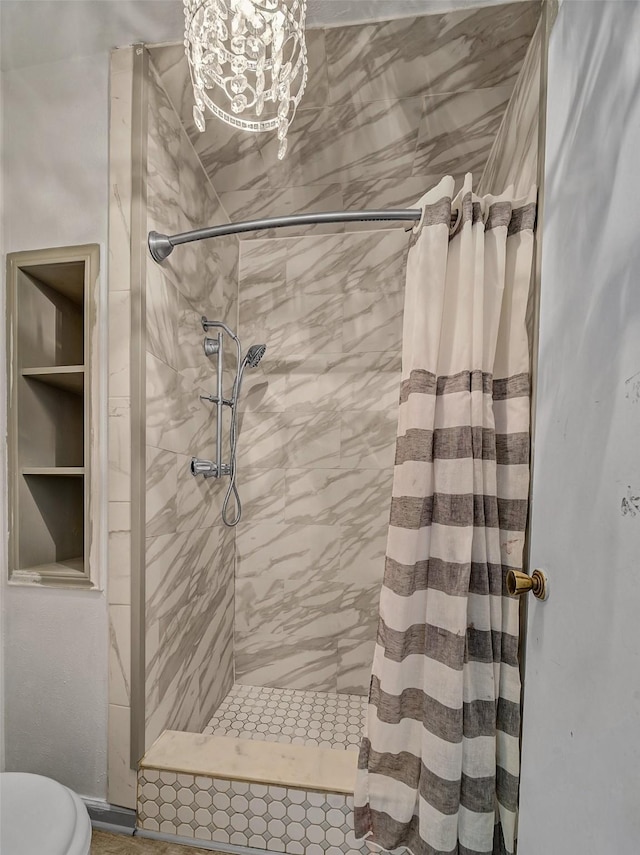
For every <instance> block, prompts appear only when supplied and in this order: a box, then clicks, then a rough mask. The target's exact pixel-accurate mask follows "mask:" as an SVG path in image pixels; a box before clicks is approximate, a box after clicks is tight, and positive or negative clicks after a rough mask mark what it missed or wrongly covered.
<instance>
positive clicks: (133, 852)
mask: <svg viewBox="0 0 640 855" xmlns="http://www.w3.org/2000/svg"><path fill="white" fill-rule="evenodd" d="M204 851H205V850H203V849H195V848H194V847H193V846H182V845H180V844H176V843H164V842H163V841H161V840H146V839H145V838H144V837H131V836H127V835H125V834H109V833H108V832H106V831H97V830H94V832H93V836H92V838H91V855H203V852H204ZM207 851H208V853H209V855H222V853H215V852H211V850H207Z"/></svg>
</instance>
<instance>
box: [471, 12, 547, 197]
mask: <svg viewBox="0 0 640 855" xmlns="http://www.w3.org/2000/svg"><path fill="white" fill-rule="evenodd" d="M541 24H542V22H539V23H538V26H537V28H536V32H535V33H534V36H533V38H532V39H531V42H530V44H529V48H528V50H527V55H526V56H525V59H524V63H523V65H522V68H521V70H520V74H519V75H518V79H517V80H516V85H515V87H514V90H513V94H512V96H511V100H510V101H509V104H508V106H507V109H506V112H505V115H504V119H503V122H502V124H501V126H500V130H499V131H498V134H497V135H496V139H495V141H494V144H493V147H492V149H491V153H490V155H489V158H488V160H487V164H486V166H485V171H484V173H483V174H482V177H481V179H480V183H479V185H478V193H480V194H482V195H484V194H486V193H492V194H493V195H499V194H500V193H503V192H504V191H505V190H506V188H507V187H508V186H509V185H510V184H513V185H514V194H515V196H516V198H518V197H519V196H524V195H526V194H527V193H528V192H529V189H530V188H531V185H532V184H535V183H536V182H537V180H538V174H537V173H538V169H537V167H538V118H539V112H540V57H541V52H542V46H541V42H542V26H541Z"/></svg>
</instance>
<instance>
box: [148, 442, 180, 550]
mask: <svg viewBox="0 0 640 855" xmlns="http://www.w3.org/2000/svg"><path fill="white" fill-rule="evenodd" d="M146 455H147V464H146V516H147V524H146V537H154V536H155V535H158V534H169V533H170V532H173V531H176V525H177V518H176V493H177V488H178V472H177V456H178V455H177V454H176V453H175V452H173V451H165V450H164V449H162V448H154V447H153V446H150V445H148V446H147V451H146Z"/></svg>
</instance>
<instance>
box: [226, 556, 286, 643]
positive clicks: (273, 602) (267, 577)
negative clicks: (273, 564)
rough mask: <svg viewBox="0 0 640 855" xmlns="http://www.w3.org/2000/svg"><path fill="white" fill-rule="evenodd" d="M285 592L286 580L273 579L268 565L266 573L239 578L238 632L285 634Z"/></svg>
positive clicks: (237, 597) (237, 590) (236, 626)
mask: <svg viewBox="0 0 640 855" xmlns="http://www.w3.org/2000/svg"><path fill="white" fill-rule="evenodd" d="M283 595H284V580H283V579H273V578H272V577H271V574H270V573H269V570H268V568H265V573H264V575H263V576H243V577H238V578H236V619H235V629H236V631H237V632H239V633H249V632H261V633H264V634H265V635H282V634H283V627H282V623H281V621H280V614H281V609H282V599H283Z"/></svg>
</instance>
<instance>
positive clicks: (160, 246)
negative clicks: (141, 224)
mask: <svg viewBox="0 0 640 855" xmlns="http://www.w3.org/2000/svg"><path fill="white" fill-rule="evenodd" d="M149 252H150V253H151V257H152V258H153V260H154V261H157V262H158V264H160V262H161V261H164V260H165V258H168V257H169V256H170V255H171V253H172V252H173V244H172V243H171V240H170V238H168V237H167V236H166V235H161V234H160V232H149Z"/></svg>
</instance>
